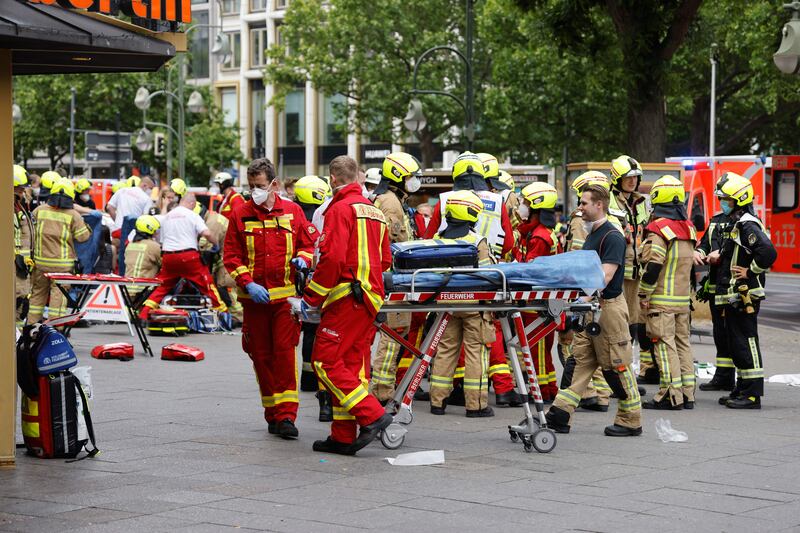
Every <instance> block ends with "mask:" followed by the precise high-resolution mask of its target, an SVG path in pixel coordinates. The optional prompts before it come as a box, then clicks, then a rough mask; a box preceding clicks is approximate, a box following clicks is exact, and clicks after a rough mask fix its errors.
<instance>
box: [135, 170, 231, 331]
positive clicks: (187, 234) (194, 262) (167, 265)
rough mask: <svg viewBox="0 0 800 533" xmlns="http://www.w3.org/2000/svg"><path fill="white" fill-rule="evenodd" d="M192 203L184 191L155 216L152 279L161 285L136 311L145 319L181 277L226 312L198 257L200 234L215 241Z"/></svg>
mask: <svg viewBox="0 0 800 533" xmlns="http://www.w3.org/2000/svg"><path fill="white" fill-rule="evenodd" d="M143 182H144V181H143ZM123 190H127V189H123ZM196 204H197V201H196V200H195V197H194V195H193V194H187V195H186V196H184V197H183V198H181V201H180V203H179V204H178V205H177V206H176V207H174V208H173V209H172V210H171V211H170V212H169V213H167V214H166V215H163V216H158V217H156V218H157V219H158V221H159V223H160V224H161V231H160V234H161V270H159V271H158V275H156V279H157V280H159V281H160V282H161V285H159V286H158V288H157V289H156V290H154V291H153V293H152V294H151V295H150V297H149V298H148V299H147V300H145V302H144V305H143V306H142V310H141V312H140V313H139V316H140V317H141V318H142V319H147V317H148V315H149V314H150V311H151V310H153V309H158V307H159V304H160V303H161V300H163V299H164V297H165V296H166V295H168V294H169V293H170V292H171V291H172V289H174V288H175V285H177V284H178V282H179V281H180V280H181V279H185V280H188V281H191V282H192V283H193V284H194V285H195V286H196V287H197V289H198V290H199V291H200V292H201V293H202V294H203V295H204V296H207V297H209V298H211V303H212V305H213V306H214V309H216V310H218V311H220V312H222V311H227V307H226V306H225V304H224V303H223V302H222V300H221V299H220V297H219V292H217V286H216V285H214V279H213V278H212V277H211V273H210V272H209V271H208V267H207V266H205V265H204V264H203V262H202V261H201V260H200V252H198V239H200V237H205V238H206V240H207V241H208V242H210V243H211V244H212V245H216V244H218V243H217V239H215V238H214V236H213V235H212V234H211V232H210V231H209V229H208V226H206V223H205V222H203V219H202V218H200V215H198V214H197V213H195V212H194V206H195V205H196Z"/></svg>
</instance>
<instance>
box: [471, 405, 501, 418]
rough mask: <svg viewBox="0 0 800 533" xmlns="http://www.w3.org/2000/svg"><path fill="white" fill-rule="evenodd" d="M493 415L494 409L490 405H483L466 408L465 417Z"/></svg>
mask: <svg viewBox="0 0 800 533" xmlns="http://www.w3.org/2000/svg"><path fill="white" fill-rule="evenodd" d="M491 416H494V410H492V408H491V407H484V408H483V409H473V410H469V409H467V418H489V417H491Z"/></svg>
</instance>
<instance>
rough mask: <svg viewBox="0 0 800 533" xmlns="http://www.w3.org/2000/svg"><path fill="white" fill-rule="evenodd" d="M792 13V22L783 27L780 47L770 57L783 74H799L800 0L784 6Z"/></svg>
mask: <svg viewBox="0 0 800 533" xmlns="http://www.w3.org/2000/svg"><path fill="white" fill-rule="evenodd" d="M783 7H784V8H786V9H788V10H791V11H792V20H790V21H789V22H787V23H786V24H784V25H783V30H782V34H783V37H782V39H781V45H780V47H779V48H778V51H777V52H775V54H774V55H773V56H772V60H773V61H774V62H775V66H776V67H778V69H779V70H780V71H781V72H783V73H784V74H798V73H800V0H794V2H791V3H789V4H784V5H783Z"/></svg>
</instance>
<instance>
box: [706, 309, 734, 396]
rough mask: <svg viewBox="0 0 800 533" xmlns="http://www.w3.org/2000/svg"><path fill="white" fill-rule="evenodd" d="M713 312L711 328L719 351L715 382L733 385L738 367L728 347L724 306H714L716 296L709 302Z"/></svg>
mask: <svg viewBox="0 0 800 533" xmlns="http://www.w3.org/2000/svg"><path fill="white" fill-rule="evenodd" d="M708 308H709V310H710V311H711V327H712V333H713V335H714V346H715V348H716V349H717V357H716V361H715V364H716V366H717V369H716V370H715V371H714V380H716V381H718V382H720V383H723V384H728V383H730V384H733V383H734V382H735V381H736V366H735V365H734V364H733V358H732V357H731V352H730V348H729V347H728V343H729V342H730V341H729V340H728V333H727V332H726V331H725V318H724V317H723V316H722V310H723V309H724V306H719V305H716V304H714V296H713V295H712V296H711V299H710V300H709V302H708Z"/></svg>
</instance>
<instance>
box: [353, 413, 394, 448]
mask: <svg viewBox="0 0 800 533" xmlns="http://www.w3.org/2000/svg"><path fill="white" fill-rule="evenodd" d="M393 421H394V418H393V417H392V415H390V414H388V413H384V414H383V415H381V417H380V418H379V419H377V420H376V421H375V422H373V423H372V424H369V425H366V426H361V431H359V432H358V437H356V440H355V442H354V443H353V444H352V449H353V453H356V452H357V451H358V450H360V449H361V448H363V447H365V446H366V445H368V444H369V443H370V442H372V441H374V440H375V437H377V436H378V433H380V432H381V431H383V430H384V429H386V428H388V427H389V425H390V424H391V423H392V422H393Z"/></svg>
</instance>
